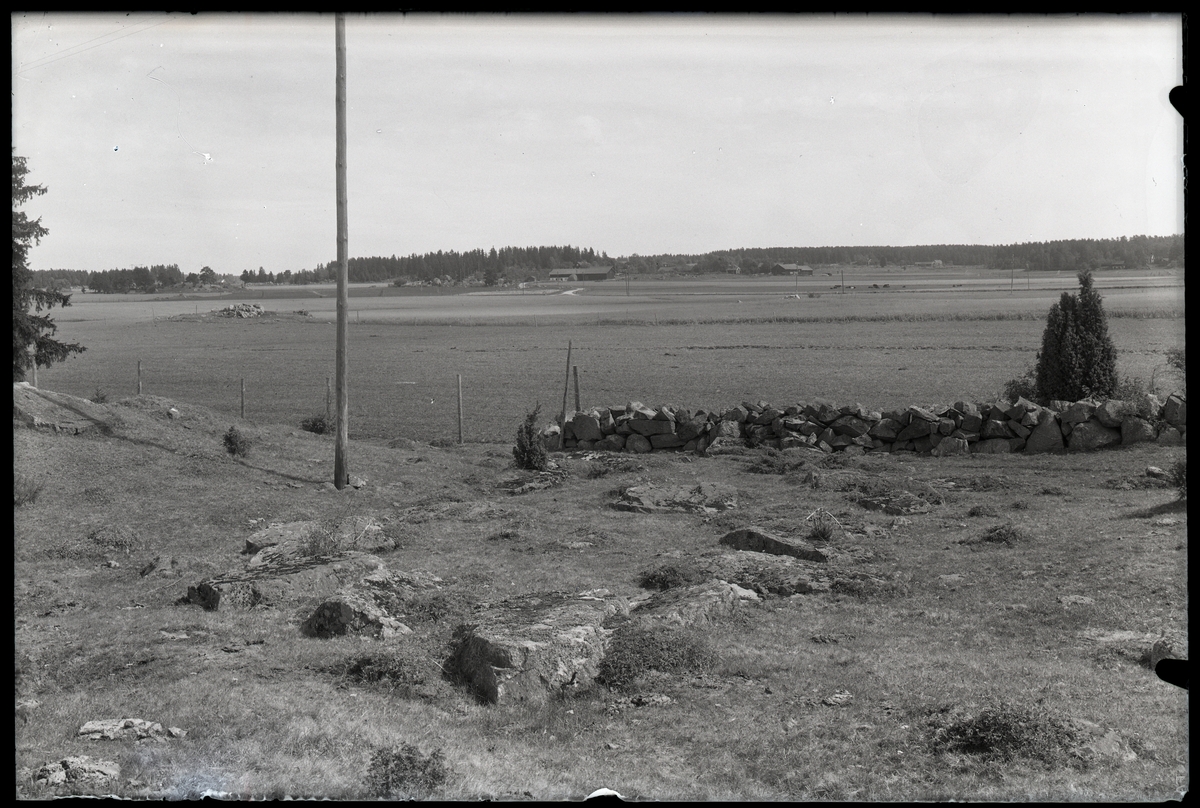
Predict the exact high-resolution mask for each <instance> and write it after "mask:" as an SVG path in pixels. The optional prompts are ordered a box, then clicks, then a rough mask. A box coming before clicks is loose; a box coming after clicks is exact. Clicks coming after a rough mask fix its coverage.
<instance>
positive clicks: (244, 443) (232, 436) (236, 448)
mask: <svg viewBox="0 0 1200 808" xmlns="http://www.w3.org/2000/svg"><path fill="white" fill-rule="evenodd" d="M222 440H223V442H224V443H225V451H227V452H229V453H230V454H231V455H233V456H234V457H245V456H246V455H248V454H250V439H249V438H248V437H246V436H245V435H243V434H242V433H241V432H239V431H238V428H237V427H236V426H231V427H229V431H228V432H226V433H225V437H224V438H223V439H222Z"/></svg>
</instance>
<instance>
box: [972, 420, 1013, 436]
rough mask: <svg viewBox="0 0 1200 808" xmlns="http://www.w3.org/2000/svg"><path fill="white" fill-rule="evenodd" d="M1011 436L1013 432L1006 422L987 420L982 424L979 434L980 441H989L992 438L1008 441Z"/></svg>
mask: <svg viewBox="0 0 1200 808" xmlns="http://www.w3.org/2000/svg"><path fill="white" fill-rule="evenodd" d="M1012 436H1013V432H1012V430H1011V429H1009V428H1008V422H1007V421H999V420H996V419H988V420H987V421H984V422H983V429H982V430H981V431H980V433H979V437H980V438H981V439H982V440H991V439H993V438H1004V439H1008V438H1011V437H1012Z"/></svg>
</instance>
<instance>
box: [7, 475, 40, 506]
mask: <svg viewBox="0 0 1200 808" xmlns="http://www.w3.org/2000/svg"><path fill="white" fill-rule="evenodd" d="M45 486H46V484H45V483H44V482H42V481H41V480H40V479H38V478H37V477H33V476H30V475H28V474H22V473H20V472H17V473H15V474H13V506H14V507H16V508H19V507H21V506H22V505H32V504H33V503H34V502H36V501H37V498H38V494H40V493H42V489H43V488H44V487H45Z"/></svg>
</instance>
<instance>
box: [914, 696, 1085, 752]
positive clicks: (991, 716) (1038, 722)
mask: <svg viewBox="0 0 1200 808" xmlns="http://www.w3.org/2000/svg"><path fill="white" fill-rule="evenodd" d="M930 724H931V726H930V730H931V731H930V738H929V741H930V747H931V748H932V750H933V751H934V753H935V754H939V753H943V752H957V753H961V754H968V755H976V756H979V757H984V758H990V759H993V760H998V761H1010V760H1012V759H1013V758H1018V757H1020V758H1026V759H1029V760H1033V761H1041V762H1043V763H1046V764H1049V765H1053V764H1056V763H1061V762H1063V761H1064V760H1065V759H1066V758H1067V756H1068V755H1069V753H1070V752H1071V750H1072V749H1073V748H1074V747H1075V745H1076V743H1077V738H1078V735H1077V732H1076V731H1075V729H1074V728H1073V727H1072V726H1071V724H1070V721H1069V720H1068V719H1066V718H1064V717H1062V716H1059V715H1055V714H1053V713H1051V712H1049V711H1048V710H1046V709H1044V708H1040V707H1039V708H1036V709H1033V708H1029V707H1024V706H1019V705H1011V704H1006V703H1000V704H997V705H993V706H989V707H985V708H983V709H982V710H980V711H979V712H977V713H974V714H968V715H963V714H958V715H951V716H947V717H942V716H938V717H935V718H934V719H933V720H932V721H931V722H930Z"/></svg>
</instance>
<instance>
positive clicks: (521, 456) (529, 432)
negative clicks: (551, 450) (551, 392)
mask: <svg viewBox="0 0 1200 808" xmlns="http://www.w3.org/2000/svg"><path fill="white" fill-rule="evenodd" d="M541 411H542V405H541V403H538V404H537V405H536V406H535V407H534V408H533V411H532V412H530V413H528V414H527V415H526V416H525V423H523V424H521V426H519V427H517V445H516V446H514V447H513V459H514V460H516V462H517V468H522V469H525V470H526V471H545V470H546V468H547V466H548V464H549V454H548V453H547V452H546V447H545V446H543V445H542V439H541V436H540V435H538V428H537V419H538V414H539V413H540V412H541Z"/></svg>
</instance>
